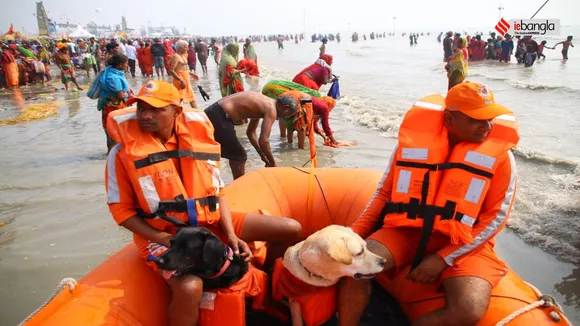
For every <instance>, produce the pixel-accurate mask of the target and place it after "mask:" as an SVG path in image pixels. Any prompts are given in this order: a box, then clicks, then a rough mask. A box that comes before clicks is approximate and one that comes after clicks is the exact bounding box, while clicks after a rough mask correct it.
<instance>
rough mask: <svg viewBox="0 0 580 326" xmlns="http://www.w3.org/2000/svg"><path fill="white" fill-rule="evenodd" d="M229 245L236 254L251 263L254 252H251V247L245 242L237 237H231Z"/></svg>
mask: <svg viewBox="0 0 580 326" xmlns="http://www.w3.org/2000/svg"><path fill="white" fill-rule="evenodd" d="M228 245H229V246H230V248H232V250H233V251H234V254H236V255H240V256H241V257H245V258H246V259H245V260H246V261H250V259H252V257H253V255H252V251H251V250H250V246H248V244H247V243H246V242H245V241H244V240H242V239H240V238H238V237H237V236H236V235H231V236H229V237H228ZM240 250H241V252H240Z"/></svg>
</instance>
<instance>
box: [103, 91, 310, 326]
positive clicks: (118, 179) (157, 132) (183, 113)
mask: <svg viewBox="0 0 580 326" xmlns="http://www.w3.org/2000/svg"><path fill="white" fill-rule="evenodd" d="M180 102H181V97H180V93H179V91H178V90H177V88H175V86H173V85H171V84H169V83H167V82H164V81H154V80H151V81H149V82H147V84H145V85H144V86H143V87H142V88H141V90H140V91H139V94H138V95H137V96H136V97H134V98H131V99H129V100H128V101H127V104H128V105H131V104H132V103H136V104H137V107H136V108H131V107H130V108H126V109H120V110H116V111H113V112H111V113H110V114H109V116H108V120H107V132H108V134H109V135H110V137H111V138H113V139H114V140H115V141H116V142H118V144H117V145H115V146H114V147H113V148H112V149H111V151H110V152H109V156H108V159H107V166H106V170H105V186H106V189H107V203H108V205H109V210H110V212H111V214H112V216H113V218H114V219H115V221H116V222H117V223H118V224H119V225H121V226H123V227H125V228H126V229H128V230H130V231H131V232H133V235H134V241H135V244H136V246H137V248H138V250H139V255H140V256H141V257H142V258H143V259H145V260H146V261H147V264H148V265H149V266H151V267H152V268H153V269H154V270H156V271H157V272H158V273H159V275H160V276H161V277H162V278H163V279H164V280H165V282H166V283H167V284H168V285H169V287H170V288H171V301H170V304H169V309H168V312H169V320H168V322H167V323H165V324H167V325H171V326H177V325H196V324H197V320H198V307H199V302H200V298H201V294H202V289H203V282H202V280H201V279H200V278H199V277H197V276H193V275H188V274H187V272H186V271H184V270H182V271H164V270H160V269H158V267H157V265H156V264H155V263H154V260H155V259H156V257H158V256H159V255H161V254H162V253H163V252H165V251H166V250H167V248H168V247H170V245H171V243H170V240H171V239H172V237H173V235H174V234H175V232H176V231H177V229H178V228H179V227H196V226H204V227H207V228H208V229H210V230H211V231H213V232H214V233H216V234H217V235H218V236H220V237H221V238H222V240H224V242H227V243H228V245H229V246H230V248H231V249H232V251H233V252H234V253H235V254H240V255H241V256H244V257H246V259H247V260H249V259H250V258H251V257H252V254H251V252H250V249H249V246H248V244H247V243H246V241H267V242H268V243H269V247H268V256H267V257H266V263H265V266H267V264H272V262H273V261H274V260H275V259H276V258H278V257H280V256H281V255H283V253H284V251H285V250H286V248H287V247H288V245H290V244H293V243H295V242H297V241H299V239H300V237H301V235H300V234H301V226H300V223H298V222H296V221H295V220H292V219H289V218H285V217H276V216H264V215H262V214H253V213H247V214H246V213H238V212H230V210H229V208H228V203H227V202H226V198H225V196H224V195H223V192H222V190H223V187H224V183H223V181H222V179H221V176H220V163H219V160H220V146H219V143H217V142H216V141H215V140H214V138H213V126H212V124H211V122H210V121H209V119H208V117H207V115H206V114H205V113H204V112H203V111H200V110H197V109H189V108H187V109H185V108H182V107H181V106H180ZM241 239H244V240H241ZM272 248H274V250H273V251H272ZM143 286H147V285H146V284H144V285H143Z"/></svg>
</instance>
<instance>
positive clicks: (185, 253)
mask: <svg viewBox="0 0 580 326" xmlns="http://www.w3.org/2000/svg"><path fill="white" fill-rule="evenodd" d="M154 262H155V263H156V264H157V266H158V267H159V268H160V269H162V270H164V271H166V272H164V273H163V274H164V275H163V276H164V277H165V278H169V277H171V276H179V275H183V274H191V275H195V276H198V277H200V278H201V279H202V280H203V288H204V289H208V290H211V289H222V288H227V287H228V286H230V285H231V284H234V283H236V282H238V281H239V280H240V279H241V278H242V277H243V276H244V275H245V274H246V273H247V272H248V263H247V262H246V261H245V260H244V258H243V257H240V256H239V255H235V254H234V253H233V251H232V249H231V248H229V247H228V246H227V245H226V244H224V243H223V242H222V241H221V240H220V239H219V238H218V237H217V236H216V235H215V234H214V233H213V232H211V231H210V230H208V229H206V228H204V227H185V228H181V229H180V230H179V231H177V233H176V234H175V236H174V237H173V239H171V246H170V248H169V249H168V250H167V251H165V252H164V253H163V254H162V255H160V256H159V257H157V258H156V259H155V260H154Z"/></svg>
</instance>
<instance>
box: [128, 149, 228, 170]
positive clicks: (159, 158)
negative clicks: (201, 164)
mask: <svg viewBox="0 0 580 326" xmlns="http://www.w3.org/2000/svg"><path fill="white" fill-rule="evenodd" d="M172 158H192V159H194V160H198V161H207V160H212V161H219V159H220V155H219V154H216V153H205V152H192V151H190V150H187V149H176V150H172V151H164V152H157V153H152V154H149V155H147V157H146V158H142V159H140V160H136V161H135V168H136V169H141V168H144V167H147V166H150V165H153V164H156V163H159V162H164V161H167V160H168V159H172Z"/></svg>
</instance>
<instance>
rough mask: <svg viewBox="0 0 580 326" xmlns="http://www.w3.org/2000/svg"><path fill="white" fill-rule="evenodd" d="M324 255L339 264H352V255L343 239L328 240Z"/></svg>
mask: <svg viewBox="0 0 580 326" xmlns="http://www.w3.org/2000/svg"><path fill="white" fill-rule="evenodd" d="M326 253H327V254H328V255H329V256H330V257H331V258H332V259H334V260H336V261H337V262H339V263H341V264H345V265H350V264H352V253H351V252H350V250H349V249H348V246H347V245H346V239H345V238H344V237H340V238H331V239H329V242H328V247H327V251H326Z"/></svg>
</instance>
